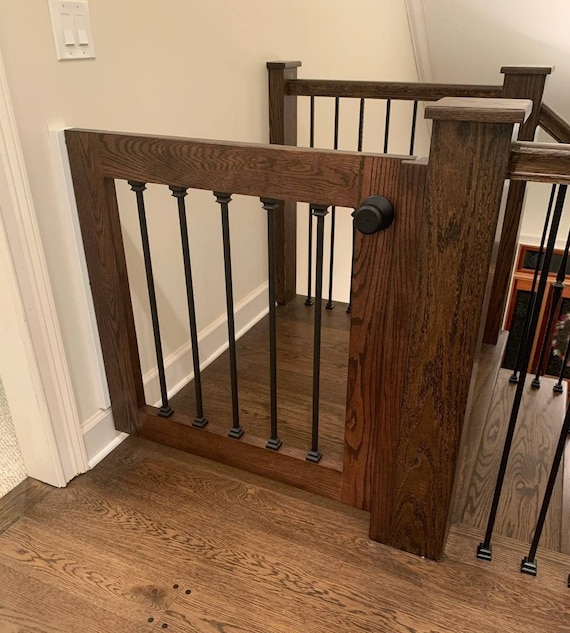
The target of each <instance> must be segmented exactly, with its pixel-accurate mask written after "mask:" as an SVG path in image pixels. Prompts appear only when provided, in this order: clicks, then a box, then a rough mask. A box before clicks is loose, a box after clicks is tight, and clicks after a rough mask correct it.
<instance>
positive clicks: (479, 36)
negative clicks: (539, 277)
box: [424, 0, 570, 243]
mask: <svg viewBox="0 0 570 633" xmlns="http://www.w3.org/2000/svg"><path fill="white" fill-rule="evenodd" d="M424 6H425V9H426V17H427V31H428V37H429V48H430V53H431V64H432V70H433V74H434V80H435V81H455V82H477V83H500V82H501V76H500V75H499V70H500V68H501V66H505V65H523V66H524V65H548V66H550V65H554V66H555V72H554V73H553V74H552V75H551V77H550V78H549V80H548V83H547V87H546V93H545V101H546V103H548V105H550V106H551V107H553V108H554V109H555V110H557V111H558V112H559V113H560V114H562V115H563V116H564V117H565V118H566V120H568V121H570V99H569V98H568V86H569V85H570V39H569V38H568V24H570V3H569V2H568V1H567V0H542V1H541V2H537V1H536V0H479V1H478V2H473V1H472V0H426V1H425V2H424ZM542 140H546V141H550V139H549V138H548V137H546V135H545V136H544V138H543V139H542ZM548 195H549V187H548V186H546V187H545V186H544V185H531V186H530V187H529V192H528V196H527V204H526V208H525V215H524V217H523V223H522V227H521V240H523V241H533V240H536V239H540V234H541V231H542V225H543V219H544V210H545V207H546V205H547V203H548ZM569 227H570V212H568V213H567V214H566V218H565V219H564V222H563V225H562V227H561V230H560V241H561V242H562V243H564V241H565V240H566V232H567V231H568V228H569Z"/></svg>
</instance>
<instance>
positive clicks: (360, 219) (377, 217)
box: [352, 196, 394, 235]
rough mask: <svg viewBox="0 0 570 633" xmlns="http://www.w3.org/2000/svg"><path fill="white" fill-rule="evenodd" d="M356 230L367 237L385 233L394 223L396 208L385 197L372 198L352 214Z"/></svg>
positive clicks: (367, 199)
mask: <svg viewBox="0 0 570 633" xmlns="http://www.w3.org/2000/svg"><path fill="white" fill-rule="evenodd" d="M352 216H353V217H354V224H355V226H356V228H357V229H358V230H359V231H360V232H361V233H364V234H365V235H372V233H377V232H378V231H384V230H385V229H387V228H388V227H389V226H390V225H391V224H392V222H393V221H394V207H393V206H392V203H391V202H390V201H389V200H388V199H387V198H384V196H370V198H366V200H364V202H363V203H362V204H361V205H360V206H359V207H358V209H356V211H355V212H354V213H353V214H352Z"/></svg>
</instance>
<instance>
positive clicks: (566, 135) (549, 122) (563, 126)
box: [538, 103, 570, 143]
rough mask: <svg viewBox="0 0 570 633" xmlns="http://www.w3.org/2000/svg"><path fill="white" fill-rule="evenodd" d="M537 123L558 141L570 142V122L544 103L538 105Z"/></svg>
mask: <svg viewBox="0 0 570 633" xmlns="http://www.w3.org/2000/svg"><path fill="white" fill-rule="evenodd" d="M538 123H539V125H540V127H541V128H542V129H543V130H544V131H545V132H546V133H547V134H550V136H552V138H553V139H554V140H555V141H557V142H558V143H570V124H569V123H568V122H567V121H566V120H564V119H563V118H562V117H561V116H560V115H559V114H558V113H557V112H555V111H554V110H553V109H552V108H550V107H549V106H547V105H546V103H543V104H542V105H541V107H540V117H539V121H538Z"/></svg>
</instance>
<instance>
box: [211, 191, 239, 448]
mask: <svg viewBox="0 0 570 633" xmlns="http://www.w3.org/2000/svg"><path fill="white" fill-rule="evenodd" d="M214 196H216V202H217V203H218V204H219V205H220V208H221V211H222V241H223V245H224V271H225V279H226V311H227V313H228V342H229V351H230V380H231V389H232V428H231V429H230V431H229V433H228V436H229V437H233V438H235V439H239V438H240V437H242V435H243V434H244V430H243V429H242V428H241V426H240V423H239V401H238V377H237V354H236V330H235V321H234V289H233V282H232V254H231V248H230V220H229V215H228V206H229V204H230V201H231V199H232V196H231V194H229V193H223V192H220V191H214Z"/></svg>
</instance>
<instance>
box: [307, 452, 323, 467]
mask: <svg viewBox="0 0 570 633" xmlns="http://www.w3.org/2000/svg"><path fill="white" fill-rule="evenodd" d="M322 458H323V454H322V453H321V451H309V452H308V453H307V457H306V458H305V459H306V460H307V461H308V462H313V464H318V463H319V462H320V461H321V459H322Z"/></svg>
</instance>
